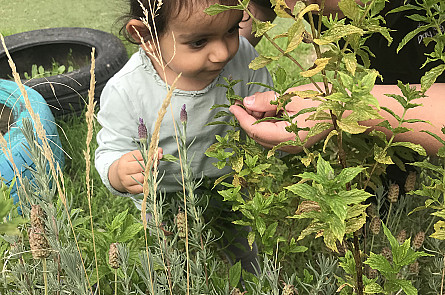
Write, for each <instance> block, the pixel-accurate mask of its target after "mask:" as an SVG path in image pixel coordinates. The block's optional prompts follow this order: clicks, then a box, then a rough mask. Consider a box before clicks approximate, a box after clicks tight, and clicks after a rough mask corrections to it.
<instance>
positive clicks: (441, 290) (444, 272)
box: [440, 254, 445, 295]
mask: <svg viewBox="0 0 445 295" xmlns="http://www.w3.org/2000/svg"><path fill="white" fill-rule="evenodd" d="M444 278H445V254H444V255H443V267H442V281H441V283H440V295H444V294H443V285H444Z"/></svg>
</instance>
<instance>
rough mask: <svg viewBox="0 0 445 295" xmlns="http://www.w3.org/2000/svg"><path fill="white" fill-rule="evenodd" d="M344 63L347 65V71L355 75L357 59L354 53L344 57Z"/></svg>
mask: <svg viewBox="0 0 445 295" xmlns="http://www.w3.org/2000/svg"><path fill="white" fill-rule="evenodd" d="M343 61H344V63H345V66H346V69H347V70H348V72H349V73H351V75H353V76H354V75H355V70H356V69H357V59H356V58H355V54H354V53H347V54H345V55H344V56H343Z"/></svg>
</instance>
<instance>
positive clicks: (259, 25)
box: [252, 20, 276, 37]
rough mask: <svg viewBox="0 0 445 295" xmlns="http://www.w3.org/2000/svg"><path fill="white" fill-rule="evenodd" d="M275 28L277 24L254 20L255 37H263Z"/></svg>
mask: <svg viewBox="0 0 445 295" xmlns="http://www.w3.org/2000/svg"><path fill="white" fill-rule="evenodd" d="M275 26H276V24H272V23H271V22H270V21H267V22H262V21H257V20H254V22H253V27H252V31H253V32H255V37H261V36H263V35H264V33H267V32H268V31H269V30H271V29H272V28H273V27H275Z"/></svg>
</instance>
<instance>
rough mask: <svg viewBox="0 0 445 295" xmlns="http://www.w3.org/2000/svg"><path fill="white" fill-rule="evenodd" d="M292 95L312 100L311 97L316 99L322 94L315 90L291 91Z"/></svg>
mask: <svg viewBox="0 0 445 295" xmlns="http://www.w3.org/2000/svg"><path fill="white" fill-rule="evenodd" d="M289 93H290V94H292V95H293V96H298V97H301V98H310V97H316V96H317V95H319V94H320V92H318V91H315V90H304V91H290V92H289Z"/></svg>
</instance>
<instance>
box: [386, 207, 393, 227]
mask: <svg viewBox="0 0 445 295" xmlns="http://www.w3.org/2000/svg"><path fill="white" fill-rule="evenodd" d="M391 210H392V203H389V209H388V215H387V216H386V224H385V225H386V226H388V225H389V216H390V215H391Z"/></svg>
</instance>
